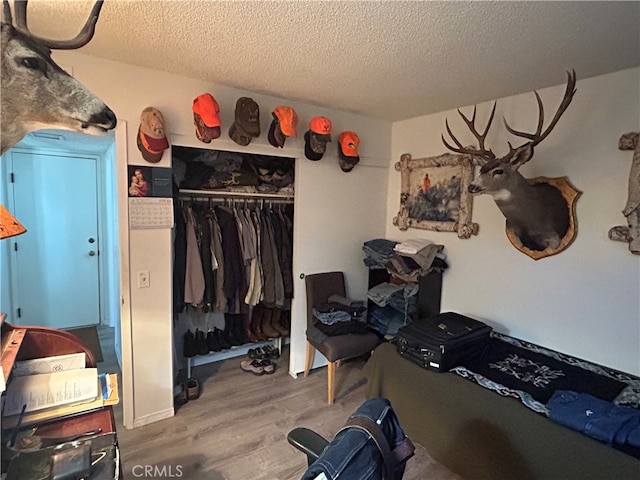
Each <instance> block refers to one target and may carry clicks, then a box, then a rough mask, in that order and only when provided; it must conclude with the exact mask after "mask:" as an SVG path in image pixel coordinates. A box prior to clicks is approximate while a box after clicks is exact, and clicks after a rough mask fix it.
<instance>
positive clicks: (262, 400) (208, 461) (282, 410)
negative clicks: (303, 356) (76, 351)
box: [99, 328, 460, 480]
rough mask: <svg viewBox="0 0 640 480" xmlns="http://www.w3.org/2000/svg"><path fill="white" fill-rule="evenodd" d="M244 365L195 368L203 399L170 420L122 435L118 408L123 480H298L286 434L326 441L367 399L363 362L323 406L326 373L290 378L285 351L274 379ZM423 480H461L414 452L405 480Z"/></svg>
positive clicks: (296, 455)
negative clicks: (305, 432)
mask: <svg viewBox="0 0 640 480" xmlns="http://www.w3.org/2000/svg"><path fill="white" fill-rule="evenodd" d="M104 330H105V329H104V328H103V329H101V331H100V338H101V345H102V349H103V354H104V357H105V361H104V362H102V363H100V364H99V368H100V369H107V370H108V371H114V369H115V368H117V362H115V354H114V353H113V343H110V342H109V334H110V332H109V331H108V330H110V329H106V330H107V331H104ZM243 359H244V358H243V357H238V358H235V359H229V360H224V361H221V362H217V363H213V364H208V365H202V366H199V367H195V368H194V369H193V371H192V376H193V377H194V378H197V379H198V380H200V382H201V384H202V395H201V396H200V398H198V399H197V400H193V401H189V402H188V403H187V404H186V405H183V406H181V407H179V408H178V409H177V411H176V415H175V416H174V417H172V418H170V419H166V420H162V421H160V422H156V423H153V424H151V425H147V426H144V427H140V428H136V429H132V430H127V429H125V428H124V426H122V413H121V410H122V408H121V406H118V407H116V419H117V422H118V441H119V444H120V455H121V461H122V465H123V468H122V471H123V475H124V478H125V479H129V478H137V477H140V474H141V472H143V469H147V471H148V472H153V473H154V475H155V476H154V477H153V478H181V479H198V480H201V479H206V480H223V479H224V480H294V479H299V478H300V477H301V476H302V474H303V473H304V471H305V469H306V457H305V456H304V454H302V453H301V452H299V451H297V450H296V449H295V448H293V447H292V446H291V445H289V443H288V442H287V439H286V437H287V433H288V432H289V431H290V430H291V429H293V428H295V427H298V426H304V427H308V428H310V429H312V430H315V431H316V432H318V433H319V434H321V435H323V436H324V437H325V438H329V439H331V438H332V437H333V434H334V433H335V432H336V431H337V430H338V429H339V428H340V427H341V426H342V425H343V424H344V422H345V420H346V419H347V418H348V416H349V415H350V414H351V413H353V411H355V410H356V409H357V408H358V407H359V406H360V404H361V403H362V402H363V401H364V400H365V395H364V384H365V379H364V377H363V375H362V367H363V365H364V361H363V360H361V359H360V360H353V361H349V362H346V363H345V364H344V365H343V366H342V367H340V368H339V369H338V370H337V372H336V391H337V397H336V402H335V404H334V405H327V403H326V396H327V385H326V381H327V373H326V368H321V369H317V370H314V371H312V372H311V374H310V375H309V377H307V378H302V376H300V377H299V378H297V379H294V378H292V377H291V376H290V375H289V374H288V372H287V370H288V349H285V352H284V353H283V356H282V357H281V358H280V359H278V360H276V362H277V364H278V368H277V369H276V372H275V373H274V374H273V375H262V376H255V375H252V374H250V373H246V372H243V371H242V370H241V369H240V361H241V360H243ZM109 369H110V370H109ZM150 476H151V475H148V477H150ZM427 478H428V479H434V480H458V479H460V477H459V476H457V475H455V474H453V473H451V472H449V471H448V470H447V469H446V468H445V467H443V466H442V465H440V464H438V463H437V462H435V461H434V460H432V459H431V457H430V456H429V454H428V452H426V450H425V449H424V448H422V447H421V446H420V445H416V455H415V456H414V457H413V458H411V459H410V460H409V461H408V463H407V469H406V471H405V475H404V480H425V479H427Z"/></svg>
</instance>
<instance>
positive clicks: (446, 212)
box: [393, 153, 478, 238]
mask: <svg viewBox="0 0 640 480" xmlns="http://www.w3.org/2000/svg"><path fill="white" fill-rule="evenodd" d="M473 165H474V162H473V157H471V156H470V155H452V154H449V153H445V154H443V155H440V156H439V157H429V158H415V159H413V158H411V155H410V154H408V153H405V154H403V155H402V156H401V157H400V161H399V162H396V164H395V169H396V170H397V171H399V172H400V173H401V175H402V178H401V181H402V191H401V193H400V211H399V212H398V215H397V216H396V217H394V219H393V224H394V225H396V226H397V227H398V228H400V230H406V229H408V228H422V229H425V230H435V231H438V232H456V233H457V234H458V237H459V238H469V237H471V235H476V234H477V233H478V224H477V223H472V222H471V207H472V197H471V194H470V193H469V191H468V187H469V184H470V183H471V182H472V181H473Z"/></svg>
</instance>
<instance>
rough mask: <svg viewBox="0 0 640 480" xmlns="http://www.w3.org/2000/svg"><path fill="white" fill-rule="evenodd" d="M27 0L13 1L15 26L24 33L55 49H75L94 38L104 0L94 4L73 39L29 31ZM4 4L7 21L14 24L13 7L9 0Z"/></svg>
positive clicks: (3, 2)
mask: <svg viewBox="0 0 640 480" xmlns="http://www.w3.org/2000/svg"><path fill="white" fill-rule="evenodd" d="M27 1H28V0H25V1H17V0H15V1H14V3H13V6H14V10H15V14H16V24H15V26H14V28H16V29H17V30H19V31H20V32H22V33H24V34H25V35H28V36H30V37H31V38H33V39H35V40H36V41H38V42H39V43H41V44H42V45H45V46H46V47H48V48H51V49H54V50H73V49H76V48H80V47H83V46H84V45H86V44H87V43H89V41H90V40H91V39H92V38H93V34H94V33H95V28H96V22H97V21H98V16H99V15H100V9H101V8H102V3H103V1H104V0H97V1H96V3H95V4H94V5H93V8H92V9H91V13H90V14H89V18H87V21H86V22H85V24H84V26H83V27H82V30H80V33H78V35H76V37H75V38H72V39H71V40H53V39H48V38H42V37H38V36H36V35H33V34H32V33H31V32H30V31H29V27H27ZM2 4H3V5H2V7H3V12H4V21H5V23H9V24H13V19H12V17H11V8H10V7H9V2H8V0H2Z"/></svg>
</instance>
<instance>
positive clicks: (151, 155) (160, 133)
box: [136, 107, 169, 163]
mask: <svg viewBox="0 0 640 480" xmlns="http://www.w3.org/2000/svg"><path fill="white" fill-rule="evenodd" d="M136 140H137V142H136V143H137V144H138V150H140V153H141V154H142V158H144V159H145V160H146V161H147V162H150V163H158V162H159V161H160V160H161V159H162V155H163V154H164V151H165V150H166V149H167V148H169V141H168V140H167V136H166V133H165V122H164V117H163V116H162V113H161V112H160V110H158V109H157V108H155V107H147V108H145V109H144V110H142V113H141V114H140V127H138V136H137V139H136Z"/></svg>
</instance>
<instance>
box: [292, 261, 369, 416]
mask: <svg viewBox="0 0 640 480" xmlns="http://www.w3.org/2000/svg"><path fill="white" fill-rule="evenodd" d="M304 281H305V287H306V295H307V353H306V359H305V365H304V376H305V377H306V376H308V375H309V370H311V366H312V365H313V360H314V357H315V352H316V350H318V351H319V352H320V353H322V354H323V355H324V356H325V357H326V358H327V360H328V362H329V364H328V369H327V376H328V403H329V405H331V404H333V400H334V398H335V391H334V385H335V371H336V367H338V366H339V365H340V363H341V362H342V360H347V359H349V358H353V357H358V356H360V355H364V354H366V353H369V352H371V350H373V349H374V348H375V347H376V346H377V345H378V343H379V339H378V336H377V335H376V334H375V333H371V332H367V333H364V334H348V335H333V336H329V337H326V336H324V335H322V334H320V335H318V332H319V331H318V330H317V329H316V327H314V325H313V324H314V316H313V307H314V305H320V304H322V303H327V301H328V299H329V297H330V296H332V295H340V296H342V297H346V296H347V295H346V287H345V281H344V274H343V272H327V273H315V274H311V275H307V276H305V279H304ZM318 337H326V338H323V339H322V340H321V341H319V340H318Z"/></svg>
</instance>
